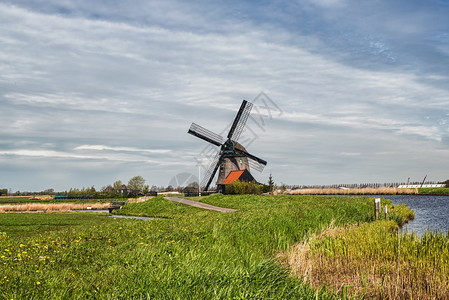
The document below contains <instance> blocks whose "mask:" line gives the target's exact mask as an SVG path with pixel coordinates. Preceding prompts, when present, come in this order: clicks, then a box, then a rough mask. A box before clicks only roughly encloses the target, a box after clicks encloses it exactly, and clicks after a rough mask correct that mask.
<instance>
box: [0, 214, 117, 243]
mask: <svg viewBox="0 0 449 300" xmlns="http://www.w3.org/2000/svg"><path fill="white" fill-rule="evenodd" d="M110 220H111V219H110V218H109V214H107V213H78V212H74V213H71V212H66V213H24V214H19V213H6V214H0V232H5V233H6V234H7V235H8V236H10V237H14V238H19V237H20V238H24V237H29V236H36V235H39V234H45V233H48V232H49V231H54V230H56V231H67V228H69V227H71V228H76V227H88V226H93V225H100V224H102V223H106V222H110Z"/></svg>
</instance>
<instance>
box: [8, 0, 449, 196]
mask: <svg viewBox="0 0 449 300" xmlns="http://www.w3.org/2000/svg"><path fill="white" fill-rule="evenodd" d="M432 5H436V6H428V7H427V6H426V5H424V4H422V3H418V2H416V3H415V2H414V3H408V2H405V1H402V2H400V3H392V2H387V1H376V2H372V3H362V2H357V1H319V2H314V4H313V3H311V1H298V2H295V3H293V2H289V3H287V2H283V1H279V2H268V3H266V5H257V6H255V5H253V4H246V3H240V2H232V3H219V4H204V3H200V2H189V3H185V2H178V1H163V2H162V1H161V2H158V1H155V2H151V3H148V2H147V1H140V2H139V1H137V2H136V3H135V4H134V5H129V3H127V2H123V3H116V4H114V5H109V4H108V5H105V4H103V3H95V4H94V3H91V2H89V1H76V2H74V1H64V2H60V1H40V2H37V4H36V3H31V2H28V1H15V2H14V5H10V4H4V3H3V4H0V10H1V11H2V13H1V15H0V21H1V22H2V28H1V29H0V105H2V118H1V119H0V127H1V128H2V130H1V131H0V167H1V166H2V165H6V164H7V165H8V168H9V169H11V170H13V169H14V166H17V168H18V169H21V170H23V168H25V169H26V167H25V166H28V167H29V168H33V166H37V165H39V168H44V169H45V168H47V169H50V167H45V166H42V162H45V161H46V162H48V165H50V164H51V163H55V162H57V164H60V166H63V165H64V163H65V162H66V163H67V164H69V165H70V169H73V168H74V170H77V172H78V173H77V174H78V175H79V176H80V177H83V176H84V175H83V174H84V173H83V172H87V170H89V171H92V174H93V173H95V174H96V175H97V176H98V178H99V179H97V180H98V181H102V179H100V178H102V176H105V177H108V176H109V177H108V178H112V175H111V174H113V173H114V172H116V173H117V174H119V173H120V174H124V175H123V176H125V175H126V176H128V175H130V174H129V173H131V172H132V170H139V171H145V170H147V171H145V172H149V173H150V174H151V175H152V177H153V178H154V180H155V181H156V182H155V184H158V185H162V184H165V182H166V181H168V179H169V178H172V177H173V176H174V175H175V174H177V173H178V172H179V173H181V172H192V170H195V172H196V167H195V163H196V161H195V157H196V156H198V155H197V154H198V153H200V152H201V150H202V149H203V147H204V146H205V144H204V143H203V142H200V141H199V140H196V139H194V138H193V137H191V136H189V135H187V133H186V132H187V129H188V127H189V125H190V123H191V122H196V123H198V124H201V125H202V126H204V127H206V128H208V129H210V130H212V131H214V132H217V133H220V132H221V131H222V130H224V129H225V128H226V126H227V125H228V124H229V123H230V122H231V121H232V120H233V119H234V117H235V113H236V110H237V109H238V107H239V105H240V103H241V101H242V100H243V99H246V100H249V101H253V100H254V98H255V97H256V96H257V95H258V94H259V92H260V91H264V92H265V93H266V95H268V96H269V97H270V98H271V99H272V100H273V102H274V103H275V104H276V105H277V106H278V107H279V108H280V110H281V112H282V113H281V114H280V115H276V116H274V117H273V118H265V120H264V121H266V123H263V124H264V125H263V126H257V124H255V123H254V120H258V119H260V117H261V116H266V112H265V111H260V112H258V111H257V109H253V114H252V116H253V119H250V120H249V121H248V125H250V126H253V127H254V130H256V129H257V130H258V131H257V132H256V133H257V137H258V138H257V140H254V141H252V144H251V145H250V146H249V147H250V149H249V150H251V151H250V152H251V153H254V154H255V155H257V156H260V157H262V158H266V159H267V160H269V161H268V163H269V165H268V168H271V167H272V168H273V171H275V172H279V174H282V175H279V177H280V178H279V180H282V181H283V182H289V183H290V182H291V183H299V182H301V181H313V180H315V183H317V182H318V183H319V182H320V180H319V178H320V176H322V173H323V172H324V171H323V170H324V169H326V172H327V173H328V174H333V175H328V176H329V178H328V179H326V180H330V179H331V178H330V176H335V174H336V173H338V172H339V171H341V170H346V171H347V172H348V175H347V180H348V181H354V180H359V178H361V177H363V176H365V177H367V178H374V177H375V176H374V175H373V176H374V177H372V176H371V175H370V174H369V171H368V170H373V173H376V174H381V173H382V170H381V167H382V166H383V167H384V168H390V167H391V168H392V166H396V167H397V169H399V168H402V167H404V168H405V164H402V160H406V159H405V158H404V159H402V158H401V156H400V155H399V153H400V154H402V155H404V156H405V157H406V158H408V159H410V160H413V159H415V157H418V158H417V160H416V162H415V164H416V165H417V166H416V170H418V169H419V166H420V167H421V168H425V167H426V161H425V160H424V159H421V158H419V156H420V155H423V154H424V153H426V151H427V152H428V153H429V155H434V154H435V157H438V158H439V159H442V158H443V157H444V155H445V152H438V151H439V150H436V149H440V147H442V145H443V144H444V143H445V141H447V140H448V135H449V130H448V127H447V121H448V117H447V115H448V113H447V108H446V107H447V103H448V101H449V88H448V86H449V85H448V79H447V78H448V73H447V68H445V66H446V65H447V64H446V63H445V62H447V61H448V53H449V52H448V51H447V49H449V47H448V42H447V34H448V32H449V30H448V24H447V23H448V22H447V21H445V16H446V15H445V12H447V9H448V8H447V5H444V7H440V6H438V5H442V4H438V3H436V4H432ZM443 17H444V18H443ZM415 21H416V22H415ZM259 105H260V104H259ZM251 122H252V123H251ZM292 137H294V138H293V139H292ZM356 141H357V142H356ZM399 141H400V142H401V143H403V144H409V145H413V147H416V148H417V150H416V151H417V153H419V155H418V154H409V153H408V152H407V148H406V147H404V146H401V144H399ZM368 148H369V149H368ZM390 148H397V150H396V149H393V150H391V149H390ZM336 149H338V151H337V150H336ZM373 149H375V150H373ZM390 150H391V153H390ZM379 153H386V154H384V156H383V157H384V158H385V162H383V163H381V162H380V160H381V159H380V158H379V157H382V155H381V154H379ZM404 153H405V154H404ZM355 154H360V155H355ZM10 157H14V161H16V162H12V161H8V159H9V158H10ZM36 157H39V158H40V159H39V160H40V162H37V161H34V159H33V158H36ZM341 157H343V159H342V158H341ZM362 158H364V159H365V160H363V159H362ZM339 159H341V164H340V163H338V162H337V161H338V160H339ZM348 159H349V160H348ZM73 161H76V162H77V163H78V165H80V166H81V165H83V168H80V169H77V167H76V166H75V165H76V164H72V162H73ZM290 161H293V162H294V163H295V164H294V167H293V168H292V169H298V170H306V171H307V173H305V172H302V171H298V172H296V173H295V171H294V170H287V171H286V170H285V168H284V167H283V166H286V165H289V162H290ZM24 162H26V163H24ZM50 162H51V163H50ZM20 163H23V164H22V165H20V168H19V167H18V165H19V164H20ZM345 163H347V165H345ZM357 164H359V166H361V167H363V171H360V173H358V172H355V171H353V170H354V169H356V168H357V166H358V165H357ZM84 166H85V167H84ZM89 166H90V167H89ZM106 166H107V168H108V171H107V172H108V174H106V173H105V172H102V168H106ZM144 166H145V167H144ZM64 167H65V165H64ZM370 168H371V169H370ZM440 168H441V167H440ZM61 169H62V168H61ZM125 169H126V170H129V171H127V172H129V173H126V174H125V171H124V170H125ZM416 170H415V171H416ZM58 172H60V171H58ZM401 172H402V171H396V172H394V171H391V172H386V173H388V175H385V176H389V177H394V176H396V175H397V176H398V177H399V176H402V173H401ZM404 172H405V171H404ZM416 172H419V170H418V171H416ZM435 173H438V174H443V173H444V171H443V170H442V169H441V170H439V171H438V172H435ZM304 174H308V175H307V176H306V175H304ZM134 175H135V174H134ZM2 176H3V177H2V178H0V179H1V180H2V182H5V184H8V185H12V186H17V188H21V187H19V186H18V185H17V184H16V183H15V182H14V179H8V178H9V177H10V178H14V176H8V178H7V177H6V176H4V175H2ZM74 176H75V175H74ZM92 176H93V175H92ZM261 176H263V174H262V175H261ZM351 176H352V177H351ZM376 176H377V175H376ZM378 176H380V175H378ZM441 176H443V175H441ZM15 178H17V177H15ZM73 178H74V177H73ZM339 178H340V177H339ZM351 178H352V179H351ZM376 178H378V177H376ZM92 180H94V177H92ZM108 180H109V179H108ZM323 180H324V179H323ZM73 182H76V178H75V179H74V181H73ZM59 184H61V185H63V183H62V182H59ZM75 184H76V183H75ZM83 184H84V183H83ZM24 185H26V183H24ZM55 188H58V187H57V186H55Z"/></svg>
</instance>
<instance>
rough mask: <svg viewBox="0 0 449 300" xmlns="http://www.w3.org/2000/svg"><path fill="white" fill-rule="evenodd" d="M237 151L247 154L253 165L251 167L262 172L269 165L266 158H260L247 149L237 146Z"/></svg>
mask: <svg viewBox="0 0 449 300" xmlns="http://www.w3.org/2000/svg"><path fill="white" fill-rule="evenodd" d="M235 151H236V152H237V153H240V154H242V155H244V156H246V157H247V158H248V162H249V165H250V166H251V168H253V169H255V170H257V171H259V172H262V171H263V169H264V168H265V166H266V165H267V162H266V161H265V160H263V159H261V158H258V157H257V156H255V155H252V154H251V153H248V152H247V151H245V150H242V149H237V148H236V149H235Z"/></svg>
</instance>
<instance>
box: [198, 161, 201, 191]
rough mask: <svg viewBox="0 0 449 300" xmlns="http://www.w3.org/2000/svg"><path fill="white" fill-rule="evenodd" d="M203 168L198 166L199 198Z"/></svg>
mask: <svg viewBox="0 0 449 300" xmlns="http://www.w3.org/2000/svg"><path fill="white" fill-rule="evenodd" d="M200 178H201V166H198V196H199V197H201V185H200V184H201V179H200Z"/></svg>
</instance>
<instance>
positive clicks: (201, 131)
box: [187, 123, 223, 146]
mask: <svg viewBox="0 0 449 300" xmlns="http://www.w3.org/2000/svg"><path fill="white" fill-rule="evenodd" d="M187 133H190V134H191V135H194V136H196V137H199V138H200V139H202V140H205V141H207V142H209V143H211V144H214V145H216V146H221V145H222V144H223V137H222V136H221V135H218V134H216V133H213V132H212V131H210V130H207V129H206V128H204V127H201V126H200V125H198V124H195V123H192V125H190V128H189V131H188V132H187Z"/></svg>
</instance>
